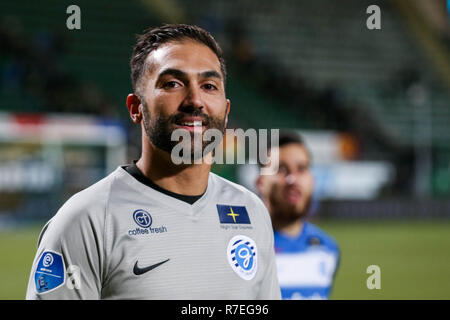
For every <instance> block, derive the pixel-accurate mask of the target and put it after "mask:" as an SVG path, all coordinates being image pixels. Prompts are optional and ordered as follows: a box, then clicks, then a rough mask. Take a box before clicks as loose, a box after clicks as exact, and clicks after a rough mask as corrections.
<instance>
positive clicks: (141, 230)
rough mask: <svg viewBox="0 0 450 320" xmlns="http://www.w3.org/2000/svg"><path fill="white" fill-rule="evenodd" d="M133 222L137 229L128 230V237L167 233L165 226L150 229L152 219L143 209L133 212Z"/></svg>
mask: <svg viewBox="0 0 450 320" xmlns="http://www.w3.org/2000/svg"><path fill="white" fill-rule="evenodd" d="M133 221H134V223H135V224H136V225H137V226H138V227H137V228H134V229H131V230H128V235H130V236H136V235H141V234H152V233H163V232H167V228H166V227H165V226H159V227H152V224H153V218H152V216H151V215H150V213H148V212H147V211H145V210H143V209H138V210H135V211H134V212H133Z"/></svg>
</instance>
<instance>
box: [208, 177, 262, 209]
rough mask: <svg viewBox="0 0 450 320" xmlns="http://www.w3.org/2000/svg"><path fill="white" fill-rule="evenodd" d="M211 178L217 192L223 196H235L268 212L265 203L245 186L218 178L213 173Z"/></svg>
mask: <svg viewBox="0 0 450 320" xmlns="http://www.w3.org/2000/svg"><path fill="white" fill-rule="evenodd" d="M211 177H212V179H213V180H214V182H215V186H216V188H217V190H216V192H218V193H220V194H222V195H228V194H230V195H233V196H234V197H238V198H239V197H242V199H245V201H246V202H249V203H250V204H253V205H255V206H256V207H258V208H261V209H263V210H267V209H266V206H265V205H264V203H263V201H262V200H261V199H260V198H259V197H258V196H257V195H256V194H255V193H253V192H252V191H250V190H248V189H247V188H245V187H244V186H241V185H239V184H237V183H234V182H231V181H229V180H227V179H225V178H222V177H220V176H218V175H217V174H215V173H212V172H211Z"/></svg>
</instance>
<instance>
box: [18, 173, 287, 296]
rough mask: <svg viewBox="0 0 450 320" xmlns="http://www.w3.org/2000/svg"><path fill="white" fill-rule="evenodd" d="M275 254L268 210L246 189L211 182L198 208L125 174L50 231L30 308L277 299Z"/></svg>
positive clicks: (59, 217)
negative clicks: (82, 302)
mask: <svg viewBox="0 0 450 320" xmlns="http://www.w3.org/2000/svg"><path fill="white" fill-rule="evenodd" d="M224 207H229V209H230V210H229V211H227V212H229V215H230V217H232V218H233V219H232V220H230V221H228V220H227V221H226V222H227V223H223V222H221V220H220V219H221V218H220V214H221V213H220V212H219V211H221V212H222V211H223V208H224ZM219 208H220V210H219ZM233 209H234V210H233ZM224 212H226V210H225V211H224ZM222 213H223V212H222ZM227 214H228V213H227ZM239 214H240V215H247V216H248V220H249V222H250V223H240V222H242V221H241V220H240V218H239ZM246 221H247V220H246ZM273 244H274V243H273V232H272V225H271V221H270V216H269V213H268V212H267V209H266V208H265V206H264V205H263V203H262V202H261V200H260V199H259V198H258V197H257V196H256V195H255V194H253V193H251V192H250V191H248V190H247V189H245V188H244V187H242V186H240V185H237V184H235V183H232V182H230V181H227V180H225V179H223V178H221V177H219V176H217V175H215V174H214V173H210V174H209V178H208V185H207V189H206V191H205V193H204V194H203V195H202V196H201V197H200V198H199V199H198V200H197V201H195V203H194V204H192V205H191V204H189V203H187V202H185V201H182V200H179V199H176V198H173V197H171V196H169V195H166V194H164V193H162V192H159V191H157V190H155V189H153V188H150V187H148V186H147V185H144V184H142V183H141V182H139V181H138V180H136V179H135V178H134V177H133V176H131V175H130V174H129V173H128V172H127V171H125V169H124V168H122V167H118V168H117V169H116V170H115V171H114V172H113V173H111V174H110V175H109V176H107V177H106V178H104V179H103V180H101V181H99V182H97V183H96V184H94V185H92V186H91V187H89V188H87V189H85V190H83V191H81V192H79V193H77V194H75V195H74V196H73V197H71V198H70V199H69V200H68V201H67V202H66V203H65V204H64V205H63V206H62V207H61V208H60V210H59V211H58V212H57V213H56V215H55V216H54V217H53V218H52V219H51V220H50V221H49V222H48V223H47V224H46V225H45V227H44V228H43V230H42V231H41V234H40V236H39V240H38V250H37V253H36V257H35V259H34V262H33V267H32V270H31V275H30V280H29V283H28V289H27V294H26V298H27V299H280V298H281V294H280V287H279V284H278V279H277V273H276V261H275V255H274V247H273Z"/></svg>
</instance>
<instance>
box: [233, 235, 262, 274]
mask: <svg viewBox="0 0 450 320" xmlns="http://www.w3.org/2000/svg"><path fill="white" fill-rule="evenodd" d="M227 257H228V262H229V263H230V266H231V268H232V269H233V271H234V272H235V273H236V274H237V275H238V276H239V277H241V278H242V279H244V280H252V279H253V278H254V277H255V275H256V271H257V269H258V263H257V262H258V250H257V248H256V243H255V241H253V240H252V239H250V238H249V237H247V236H244V235H237V236H234V237H233V238H231V240H230V242H229V243H228V247H227Z"/></svg>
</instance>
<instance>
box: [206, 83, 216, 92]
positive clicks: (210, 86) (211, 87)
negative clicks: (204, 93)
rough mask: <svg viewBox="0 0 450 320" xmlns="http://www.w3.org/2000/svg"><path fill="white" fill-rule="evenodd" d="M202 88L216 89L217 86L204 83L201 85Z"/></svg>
mask: <svg viewBox="0 0 450 320" xmlns="http://www.w3.org/2000/svg"><path fill="white" fill-rule="evenodd" d="M203 88H205V89H206V90H217V87H216V86H215V85H213V84H211V83H205V84H204V85H203Z"/></svg>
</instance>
